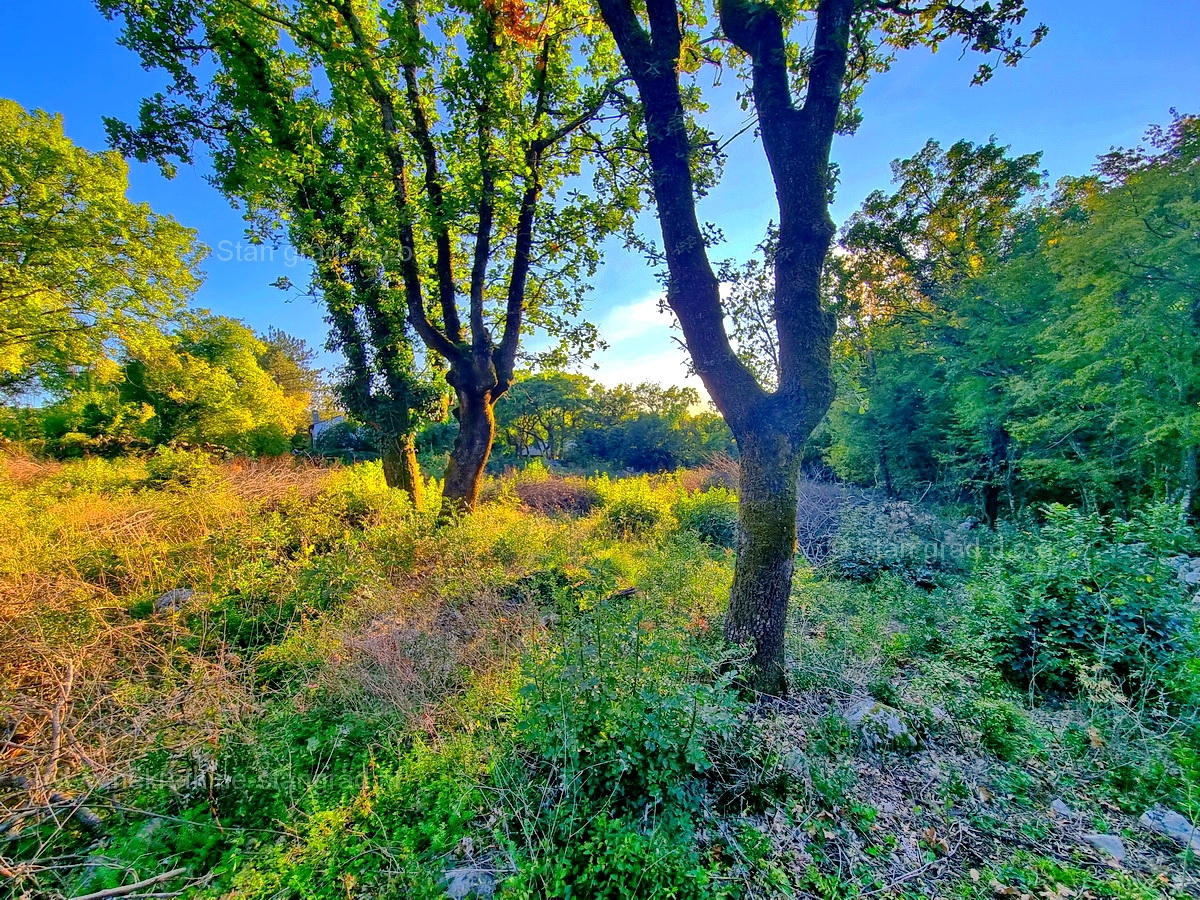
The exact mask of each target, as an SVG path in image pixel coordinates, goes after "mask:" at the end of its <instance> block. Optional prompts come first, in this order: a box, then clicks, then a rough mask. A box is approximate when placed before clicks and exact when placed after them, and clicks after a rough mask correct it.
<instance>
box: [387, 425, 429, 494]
mask: <svg viewBox="0 0 1200 900" xmlns="http://www.w3.org/2000/svg"><path fill="white" fill-rule="evenodd" d="M380 444H381V448H380V450H381V452H380V455H381V456H382V458H383V480H384V481H386V482H387V486H388V487H390V488H396V489H397V490H401V491H404V493H406V494H408V496H409V499H410V500H412V504H413V506H414V507H416V508H417V509H420V508H421V506H422V505H423V503H424V501H425V484H424V482H423V480H422V479H421V466H420V464H419V463H418V462H417V447H416V441H415V440H414V438H413V435H412V433H411V432H410V433H407V434H395V433H387V432H385V433H384V434H382V435H380Z"/></svg>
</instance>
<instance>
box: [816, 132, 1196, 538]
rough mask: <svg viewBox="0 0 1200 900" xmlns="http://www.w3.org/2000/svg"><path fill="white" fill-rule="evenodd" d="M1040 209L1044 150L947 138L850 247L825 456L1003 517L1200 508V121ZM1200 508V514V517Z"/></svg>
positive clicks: (864, 219)
mask: <svg viewBox="0 0 1200 900" xmlns="http://www.w3.org/2000/svg"><path fill="white" fill-rule="evenodd" d="M1197 121H1198V120H1197V119H1196V117H1195V116H1188V115H1181V116H1177V117H1176V119H1175V121H1174V122H1173V123H1172V124H1171V125H1170V126H1168V127H1167V128H1157V129H1152V131H1151V132H1150V135H1149V138H1148V142H1147V144H1148V145H1147V146H1145V147H1138V148H1136V149H1133V150H1121V151H1114V152H1112V153H1110V154H1107V155H1105V156H1104V157H1102V158H1101V159H1100V161H1099V163H1098V164H1097V166H1096V171H1097V174H1096V175H1095V176H1091V177H1083V178H1068V179H1063V180H1062V181H1061V182H1060V183H1059V184H1058V186H1057V190H1056V191H1055V193H1054V194H1053V195H1052V196H1051V197H1049V198H1044V197H1038V196H1037V195H1035V194H1033V193H1032V191H1033V190H1034V189H1035V188H1036V187H1037V185H1038V182H1039V176H1038V174H1037V172H1036V165H1037V158H1036V157H1013V158H1010V157H1008V156H1006V155H1005V154H1004V153H1003V151H1002V148H999V147H997V146H996V145H995V144H994V143H992V144H988V145H985V146H982V147H972V146H971V145H969V144H964V143H960V144H956V145H954V146H953V147H952V148H950V150H948V151H945V152H942V151H941V149H940V148H938V147H937V145H936V144H933V143H930V144H929V145H927V146H926V148H925V150H923V151H922V153H920V154H918V155H917V156H915V157H913V158H912V159H909V160H903V161H899V162H897V163H896V164H895V169H896V175H897V180H898V182H899V188H898V190H897V191H896V193H895V194H893V195H890V196H885V195H883V194H875V195H872V197H871V198H868V201H867V203H866V204H865V205H864V207H863V210H862V211H861V212H860V213H858V214H856V215H855V217H853V219H852V221H851V223H850V225H849V227H848V228H847V230H846V231H845V233H844V235H843V243H844V244H845V246H846V247H847V249H848V250H849V251H851V252H848V253H847V254H845V255H843V256H841V257H839V258H838V259H837V260H836V265H835V266H834V270H833V273H832V275H831V278H830V282H831V292H832V295H833V297H834V299H835V301H836V303H837V304H838V306H839V310H840V311H841V314H842V318H841V321H842V333H841V337H840V340H839V349H840V353H839V358H838V361H839V379H840V382H841V384H842V391H841V393H840V397H839V399H838V401H837V402H836V404H835V407H834V409H833V413H832V415H831V419H830V424H829V428H828V432H827V435H826V441H827V445H828V449H827V451H826V456H827V459H828V461H829V462H830V463H831V464H832V465H833V466H834V468H835V469H836V470H837V471H838V472H839V474H841V475H843V476H844V477H847V478H851V479H853V480H856V481H860V482H867V483H870V482H876V483H879V484H881V485H882V486H883V487H884V488H885V489H886V490H887V491H888V492H890V493H898V494H901V495H905V496H913V495H917V494H918V493H920V494H922V495H925V494H927V493H928V492H929V491H930V490H933V491H934V492H936V493H937V494H940V495H941V496H942V497H944V498H947V499H953V500H958V499H965V498H971V499H973V500H975V501H976V502H977V503H979V504H980V507H981V511H982V514H983V515H984V517H985V518H986V519H987V520H989V521H990V522H995V521H997V520H998V519H999V518H1000V517H1001V515H1002V514H1012V513H1014V512H1017V511H1019V510H1020V509H1022V508H1023V507H1027V506H1028V505H1030V504H1034V503H1039V502H1043V503H1044V502H1062V503H1070V504H1075V505H1082V506H1085V507H1089V508H1096V509H1102V510H1114V509H1115V510H1122V511H1128V510H1129V509H1131V508H1134V507H1136V506H1138V505H1140V504H1143V503H1145V502H1147V501H1149V500H1153V499H1161V498H1162V497H1187V498H1191V502H1192V503H1193V504H1194V503H1195V502H1196V500H1195V498H1196V497H1197V496H1200V492H1198V491H1197V486H1198V485H1200V468H1198V463H1197V459H1198V458H1200V457H1198V453H1197V447H1198V446H1200V441H1198V440H1197V433H1198V431H1197V428H1196V400H1197V397H1200V374H1198V373H1200V356H1198V355H1197V353H1198V351H1197V347H1200V341H1198V340H1197V329H1198V328H1200V315H1198V313H1197V309H1198V307H1197V306H1196V304H1195V302H1194V298H1195V295H1196V290H1197V286H1198V285H1200V256H1198V255H1197V253H1196V250H1195V242H1194V240H1192V238H1191V236H1192V235H1194V234H1195V231H1196V228H1197V225H1198V223H1200V199H1198V198H1200V191H1198V185H1200V181H1198V179H1200V175H1198V172H1200V168H1198V167H1197V162H1196V161H1197V153H1198V149H1200V141H1198V140H1197V137H1196V135H1197V133H1198V130H1200V126H1198V124H1197ZM1195 511H1196V510H1195V508H1193V509H1192V513H1193V514H1194V513H1195Z"/></svg>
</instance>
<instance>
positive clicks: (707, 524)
mask: <svg viewBox="0 0 1200 900" xmlns="http://www.w3.org/2000/svg"><path fill="white" fill-rule="evenodd" d="M674 512H675V519H676V520H677V521H678V523H679V527H680V528H682V529H686V530H690V531H694V532H696V534H698V535H700V539H701V540H703V541H705V542H706V543H709V544H712V545H714V546H716V547H727V548H729V549H732V548H733V547H734V545H735V544H736V542H737V495H736V494H735V493H733V491H731V490H729V489H728V488H722V487H715V488H712V489H711V490H707V491H696V492H695V493H691V494H687V495H686V496H684V497H681V498H680V499H679V500H678V501H677V502H676V504H675V510H674Z"/></svg>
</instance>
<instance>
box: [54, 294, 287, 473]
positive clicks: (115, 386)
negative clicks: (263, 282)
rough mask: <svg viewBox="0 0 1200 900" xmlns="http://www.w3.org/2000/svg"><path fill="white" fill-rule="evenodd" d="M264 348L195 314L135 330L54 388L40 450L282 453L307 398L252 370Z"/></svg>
mask: <svg viewBox="0 0 1200 900" xmlns="http://www.w3.org/2000/svg"><path fill="white" fill-rule="evenodd" d="M266 351H267V347H266V345H265V344H263V342H261V341H260V340H259V339H258V338H257V337H256V336H255V335H254V332H252V331H251V330H250V329H248V328H246V327H245V326H244V325H243V324H241V323H240V322H237V321H235V320H233V319H228V318H224V317H222V316H213V315H210V314H208V313H204V312H195V313H181V314H179V316H178V317H177V319H176V323H175V325H174V327H173V328H172V329H171V330H170V331H168V332H162V331H158V330H148V329H143V330H141V331H139V332H138V333H137V335H136V336H134V337H132V338H130V339H128V340H127V341H126V342H124V343H123V344H122V345H121V347H120V348H118V349H117V351H116V352H115V353H113V354H112V356H111V357H102V358H100V359H98V360H96V361H94V362H93V363H91V364H90V365H88V366H79V367H76V368H75V369H73V370H72V372H71V374H70V375H69V376H68V377H64V378H63V379H61V380H60V381H58V382H57V383H56V384H55V389H56V394H57V399H56V400H55V402H54V403H52V404H50V405H49V406H48V407H47V408H46V410H45V411H44V413H43V427H44V431H45V435H46V438H47V440H48V445H49V447H50V449H51V450H52V451H53V452H56V453H58V454H59V455H75V454H78V453H82V452H90V451H96V452H102V453H115V452H120V451H122V450H127V449H130V448H138V447H153V446H158V445H162V444H173V443H186V444H192V445H198V446H203V445H207V446H215V447H220V448H222V449H225V450H228V451H231V452H234V453H249V454H280V453H285V452H287V450H288V449H289V448H290V446H291V443H292V439H293V438H294V437H295V436H296V435H297V434H301V433H303V432H304V429H305V426H306V424H307V419H308V402H309V401H308V397H307V395H295V394H289V393H288V392H287V391H285V390H284V389H283V387H282V386H280V384H279V383H278V382H277V381H276V380H275V378H274V377H273V376H272V374H271V373H270V372H269V371H267V370H266V369H264V368H263V367H262V366H261V365H260V363H259V360H260V358H261V357H262V356H263V355H264V354H265V353H266Z"/></svg>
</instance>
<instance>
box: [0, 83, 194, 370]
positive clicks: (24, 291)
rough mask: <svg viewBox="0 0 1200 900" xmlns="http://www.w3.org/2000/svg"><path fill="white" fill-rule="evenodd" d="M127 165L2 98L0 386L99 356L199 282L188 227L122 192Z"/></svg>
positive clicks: (56, 122) (54, 120) (56, 120)
mask: <svg viewBox="0 0 1200 900" xmlns="http://www.w3.org/2000/svg"><path fill="white" fill-rule="evenodd" d="M128 187H129V184H128V169H127V166H126V164H125V161H124V160H123V159H122V158H121V157H120V155H119V154H117V153H114V152H107V153H90V152H88V151H87V150H84V149H83V148H81V147H78V146H76V145H75V144H73V143H72V142H71V141H70V140H69V139H68V138H67V136H66V135H65V134H64V133H63V123H62V119H61V118H60V117H58V116H52V115H48V114H47V113H43V112H40V111H34V112H27V111H26V110H24V109H23V108H22V107H21V106H20V105H19V104H17V103H15V102H13V101H11V100H0V386H7V387H10V388H12V387H17V386H20V385H28V384H30V383H31V382H33V381H35V380H37V379H38V378H39V377H53V376H54V375H56V374H58V373H61V372H62V370H63V369H64V368H66V367H69V366H73V365H77V364H80V363H85V362H88V361H91V360H95V359H97V358H99V357H101V356H103V355H104V352H105V345H106V343H107V342H109V341H112V340H114V339H117V338H120V337H122V336H126V335H129V334H130V333H132V332H133V331H136V330H137V329H139V328H142V327H144V326H146V325H150V326H151V327H153V326H154V325H155V323H157V322H159V321H161V319H162V318H163V317H164V316H167V315H170V314H171V313H172V312H174V311H176V310H178V309H180V308H182V306H183V305H184V304H185V303H186V302H187V300H188V299H189V297H190V296H191V295H192V293H193V292H194V291H195V290H196V288H197V287H198V286H199V284H200V278H201V276H200V269H199V264H200V261H201V259H202V257H203V255H204V249H203V248H202V246H201V245H200V244H199V243H198V242H197V241H196V237H195V233H194V232H193V231H191V230H190V229H188V228H184V227H183V226H182V225H180V224H179V223H178V222H176V221H175V220H174V219H172V218H170V217H168V216H161V215H157V214H155V213H154V212H152V211H151V210H150V208H149V207H148V206H146V205H145V204H140V203H133V202H131V201H130V200H128V199H127V198H126V196H125V194H126V191H127V190H128Z"/></svg>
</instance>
